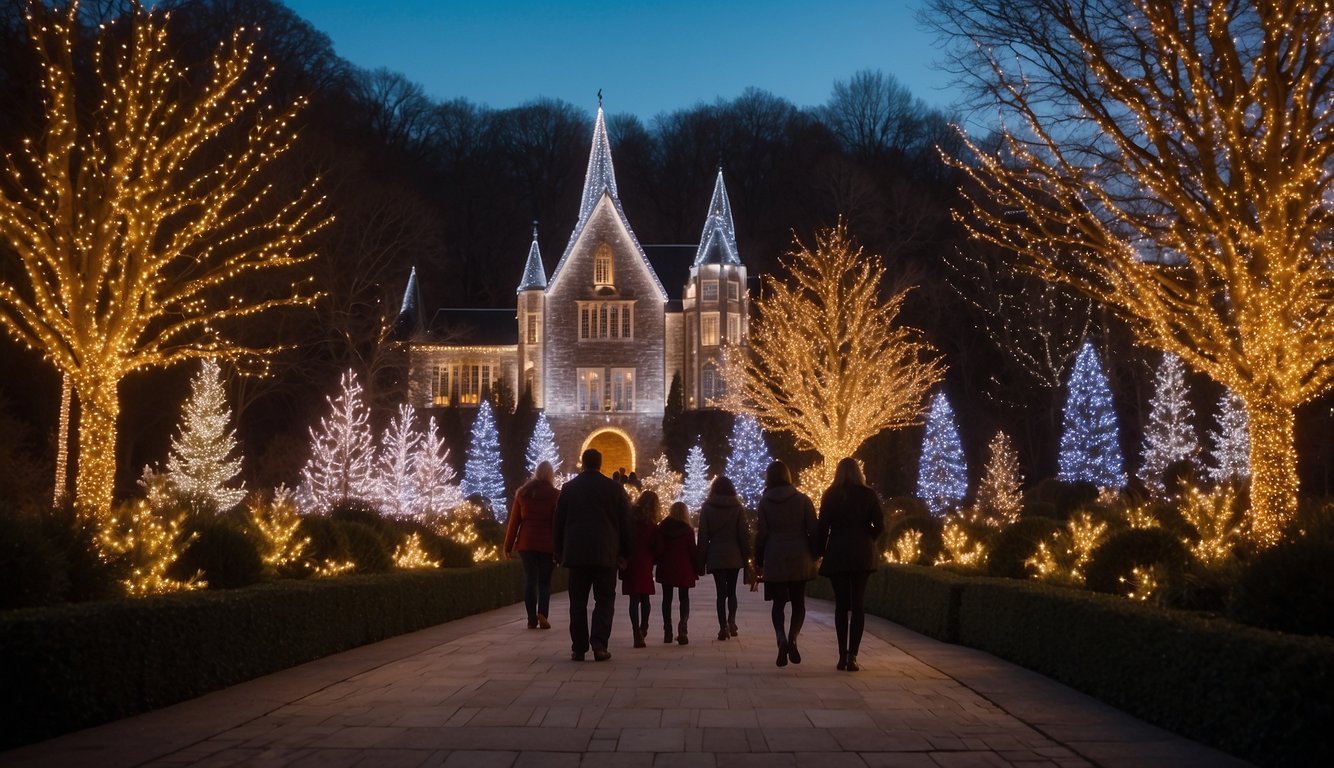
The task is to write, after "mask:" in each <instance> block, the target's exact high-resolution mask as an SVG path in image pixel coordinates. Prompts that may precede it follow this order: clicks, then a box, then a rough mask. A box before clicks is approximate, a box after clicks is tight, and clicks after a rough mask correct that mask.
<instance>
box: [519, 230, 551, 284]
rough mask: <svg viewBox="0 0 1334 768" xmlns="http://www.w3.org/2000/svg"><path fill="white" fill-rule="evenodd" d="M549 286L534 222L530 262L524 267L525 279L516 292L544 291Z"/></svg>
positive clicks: (529, 253) (529, 255) (529, 249)
mask: <svg viewBox="0 0 1334 768" xmlns="http://www.w3.org/2000/svg"><path fill="white" fill-rule="evenodd" d="M546 287H547V271H546V269H545V268H544V267H543V266H542V251H541V250H539V249H538V247H537V222H536V221H534V222H533V244H532V245H530V246H528V262H527V263H526V264H525V265H524V268H523V279H522V280H520V281H519V287H518V289H517V290H516V291H515V293H522V292H523V291H532V290H538V291H544V290H546Z"/></svg>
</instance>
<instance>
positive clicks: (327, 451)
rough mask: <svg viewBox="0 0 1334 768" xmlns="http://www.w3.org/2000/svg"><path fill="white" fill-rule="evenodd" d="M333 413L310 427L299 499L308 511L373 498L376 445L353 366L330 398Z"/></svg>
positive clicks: (298, 493)
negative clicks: (307, 452) (336, 393)
mask: <svg viewBox="0 0 1334 768" xmlns="http://www.w3.org/2000/svg"><path fill="white" fill-rule="evenodd" d="M326 399H327V400H328V402H329V415H328V416H325V417H324V418H322V419H320V428H319V429H318V430H316V429H315V428H314V427H312V428H311V430H310V458H309V459H308V460H307V461H306V466H305V467H304V468H302V470H301V483H300V485H298V486H297V491H296V496H297V502H298V504H299V505H300V507H301V510H302V511H303V512H305V513H307V514H310V513H319V512H325V511H327V510H328V509H329V508H330V507H332V506H333V505H334V504H337V503H338V502H340V501H343V500H344V499H362V500H373V499H374V498H376V495H377V494H376V487H375V480H374V475H373V465H374V461H375V447H374V445H372V440H371V431H370V425H369V423H368V422H369V420H370V409H369V408H367V407H366V404H365V403H363V402H362V398H361V384H360V382H358V381H357V374H356V372H355V371H352V370H351V369H349V370H347V371H346V372H344V373H343V377H342V380H341V386H340V387H339V392H338V397H336V398H335V397H329V398H326Z"/></svg>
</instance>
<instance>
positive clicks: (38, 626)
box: [0, 561, 564, 749]
mask: <svg viewBox="0 0 1334 768" xmlns="http://www.w3.org/2000/svg"><path fill="white" fill-rule="evenodd" d="M563 576H564V572H563V570H562V571H560V572H559V573H556V574H553V582H554V583H553V585H552V586H553V589H563V588H564V578H563ZM558 577H562V578H558ZM522 599H523V569H522V566H521V565H520V564H519V563H518V562H517V561H509V562H503V563H494V564H488V565H480V566H474V567H471V568H450V569H443V570H421V571H406V572H398V573H390V574H383V575H376V576H350V577H342V578H337V579H312V580H306V581H277V582H271V583H267V584H261V585H256V586H253V587H247V588H244V589H234V590H218V591H201V592H186V593H177V594H172V595H162V596H159V597H151V598H141V599H128V598H127V599H119V600H108V601H103V602H95V603H81V604H75V605H64V606H53V607H47V608H30V609H23V610H17V611H11V612H7V613H4V614H0V691H4V696H3V704H0V707H2V709H0V749H7V748H11V747H16V746H20V745H22V744H27V743H31V742H35V741H40V740H42V739H46V738H50V737H52V736H56V735H59V734H61V733H67V732H69V731H73V730H77V729H80V728H86V727H88V726H92V725H97V724H99V723H104V722H108V721H111V720H115V719H119V718H122V717H127V716H129V715H134V714H138V713H140V712H146V711H148V710H151V709H156V708H158V707H163V706H166V705H168V704H174V703H176V702H178V701H184V700H186V699H189V698H193V697H195V696H199V695H201V694H204V693H208V692H209V691H214V690H217V689H220V688H224V687H226V686H229V685H234V684H236V683H239V682H243V681H245V680H250V679H253V678H256V677H259V676H262V675H266V674H269V673H271V672H276V671H278V670H281V669H286V668H288V667H292V666H296V665H298V664H303V663H305V662H308V661H312V660H314V659H318V658H321V657H323V656H328V655H330V654H334V653H338V652H340V651H345V650H348V649H350V648H355V647H357V646H359V645H364V644H366V643H373V642H376V641H378V640H383V639H385V638H388V637H393V636H394V635H399V634H403V633H407V632H413V631H416V630H418V629H423V628H425V627H429V626H433V625H435V624H440V623H443V622H446V621H452V620H454V619H459V618H462V617H464V616H470V615H473V614H476V613H483V612H485V611H490V610H493V609H495V608H500V607H503V606H506V605H511V604H513V603H516V602H519V601H521V600H522Z"/></svg>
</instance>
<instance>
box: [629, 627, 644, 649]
mask: <svg viewBox="0 0 1334 768" xmlns="http://www.w3.org/2000/svg"><path fill="white" fill-rule="evenodd" d="M630 631H631V632H633V633H634V635H635V647H636V648H646V647H648V643H646V642H644V633H643V632H640V631H639V627H631V628H630Z"/></svg>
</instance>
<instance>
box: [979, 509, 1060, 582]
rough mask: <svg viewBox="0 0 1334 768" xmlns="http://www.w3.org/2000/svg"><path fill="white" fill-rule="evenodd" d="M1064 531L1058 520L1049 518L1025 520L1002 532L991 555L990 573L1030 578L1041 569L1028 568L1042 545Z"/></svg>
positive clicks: (988, 558)
mask: <svg viewBox="0 0 1334 768" xmlns="http://www.w3.org/2000/svg"><path fill="white" fill-rule="evenodd" d="M1062 530H1064V526H1062V525H1061V524H1060V523H1059V522H1057V521H1056V520H1052V519H1051V518H1047V517H1025V518H1023V519H1022V520H1020V521H1019V522H1017V523H1015V524H1014V525H1011V526H1010V527H1008V528H1006V529H1005V530H1003V531H1001V532H1000V535H999V536H997V537H996V539H995V541H993V542H992V544H991V553H990V554H989V555H988V556H987V574H988V575H990V576H1002V577H1004V578H1007V579H1027V578H1031V577H1032V576H1035V575H1036V574H1037V570H1036V569H1035V568H1034V567H1032V566H1030V565H1027V564H1026V563H1027V561H1028V560H1030V559H1031V558H1032V557H1033V555H1034V554H1036V553H1037V551H1038V544H1040V543H1041V542H1043V541H1047V540H1049V539H1051V537H1052V536H1054V535H1056V534H1057V533H1059V532H1060V531H1062Z"/></svg>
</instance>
